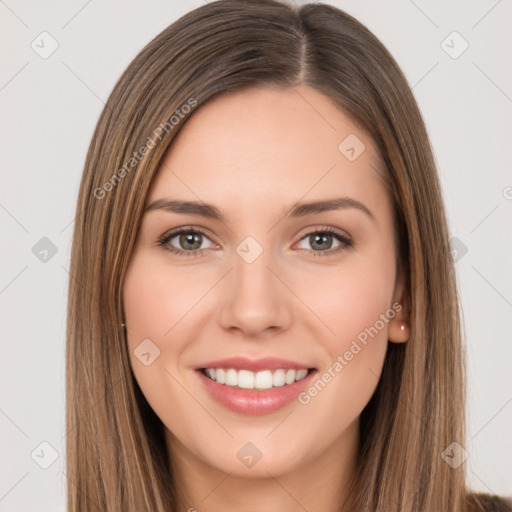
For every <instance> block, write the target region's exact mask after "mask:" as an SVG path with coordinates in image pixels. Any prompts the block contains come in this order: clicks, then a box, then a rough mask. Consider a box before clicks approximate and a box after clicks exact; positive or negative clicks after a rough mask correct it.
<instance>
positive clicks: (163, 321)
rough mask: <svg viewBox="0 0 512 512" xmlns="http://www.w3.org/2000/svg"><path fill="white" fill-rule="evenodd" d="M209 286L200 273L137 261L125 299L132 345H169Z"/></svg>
mask: <svg viewBox="0 0 512 512" xmlns="http://www.w3.org/2000/svg"><path fill="white" fill-rule="evenodd" d="M208 282H209V281H208V279H207V278H206V277H205V276H203V275H201V273H200V272H198V271H197V270H187V269H185V267H183V269H170V268H169V267H168V266H166V265H165V264H162V262H161V261H155V259H153V258H142V257H135V258H134V259H133V261H132V263H131V265H130V267H129V269H128V272H127V275H126V278H125V284H124V296H123V301H124V310H125V315H126V319H127V323H128V326H129V333H130V336H129V339H130V341H132V342H136V341H137V340H142V339H145V338H150V339H154V340H155V342H156V343H158V344H163V343H165V344H168V343H167V340H169V339H170V338H172V337H173V334H175V332H177V331H179V329H180V327H181V325H180V324H185V323H186V322H187V321H188V319H189V315H191V314H193V309H194V305H195V304H196V303H197V302H198V300H200V298H201V297H202V296H203V295H204V294H205V293H206V292H207V291H208V288H209V285H208ZM173 346H175V345H174V341H173ZM175 347H176V349H178V348H179V347H177V346H175Z"/></svg>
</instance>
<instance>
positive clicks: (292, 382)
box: [67, 0, 510, 512]
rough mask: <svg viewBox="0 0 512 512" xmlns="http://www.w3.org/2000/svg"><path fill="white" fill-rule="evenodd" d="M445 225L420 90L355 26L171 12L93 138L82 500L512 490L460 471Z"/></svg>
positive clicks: (162, 501) (84, 292)
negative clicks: (471, 485)
mask: <svg viewBox="0 0 512 512" xmlns="http://www.w3.org/2000/svg"><path fill="white" fill-rule="evenodd" d="M448 240H449V235H448V229H447V222H446V216H445V210H444V206H443V202H442V196H441V192H440V186H439V182H438V177H437V173H436V169H435V164H434V160H433V157H432V152H431V149H430V145H429V141H428V136H427V132H426V129H425V126H424V123H423V121H422V118H421V115H420V113H419V110H418V107H417V105H416V102H415V100H414V98H413V96H412V93H411V90H410V88H409V86H408V84H407V82H406V80H405V78H404V76H403V74H402V73H401V71H400V69H399V68H398V66H397V64H396V63H395V61H394V60H393V58H392V57H391V55H390V54H389V53H388V52H387V50H386V49H385V48H384V47H383V45H382V44H381V43H380V42H379V41H378V40H377V39H376V38H375V36H374V35H373V34H371V33H370V32H369V31H368V30H367V29H366V28H365V27H364V26H363V25H361V24H360V23H359V22H357V21H356V20H355V19H353V18H352V17H350V16H348V15H347V14H345V13H343V12H342V11H340V10H338V9H335V8H333V7H329V6H326V5H322V4H310V5H304V6H302V7H300V8H299V7H291V6H287V5H285V4H282V3H279V2H276V1H271V0H267V1H263V2H262V1H258V2H256V1H249V2H247V1H245V2H241V1H229V0H222V1H218V2H214V3H211V4H208V5H205V6H203V7H200V8H198V9H196V10H194V11H192V12H190V13H188V14H186V15H185V16H183V17H182V18H180V19H179V20H178V21H176V22H175V23H173V24H172V25H171V26H169V27H168V28H166V29H165V30H164V31H163V32H162V33H161V34H159V35H158V36H157V37H156V38H155V39H154V40H153V41H151V42H150V43H149V44H148V45H147V46H146V47H145V48H144V49H143V50H142V51H141V52H140V53H139V55H138V56H137V57H136V58H135V59H134V60H133V62H132V63H131V64H130V65H129V67H128V69H127V70H126V71H125V73H124V74H123V75H122V77H121V78H120V80H119V82H118V83H117V85H116V86H115V88H114V90H113V92H112V94H111V96H110V98H109V100H108V102H107V104H106V106H105V109H104V111H103V113H102V115H101V118H100V120H99V122H98V125H97V128H96V131H95V133H94V136H93V140H92V142H91V145H90V149H89V153H88V155H87V160H86V164H85V169H84V174H83V179H82V183H81V187H80V192H79V198H78V205H77V217H76V222H75V232H74V240H73V250H72V260H71V270H70V273H71V275H72V276H73V279H71V280H70V290H69V315H68V345H67V386H68V387H67V427H68V430H69V434H68V436H67V464H68V471H67V476H68V479H69V499H68V506H69V510H74V511H82V510H84V511H85V510H94V509H99V510H109V511H114V510H123V511H131V510H133V511H140V510H151V511H164V510H172V511H175V510H190V511H192V510H198V511H201V510H208V511H215V510H231V509H236V510H251V511H255V510H274V509H276V510H277V509H279V510H281V511H283V510H285V511H286V510H290V511H291V510H299V509H301V510H310V511H313V510H315V511H334V510H336V511H344V512H345V511H353V510H358V511H375V510H386V511H392V510H400V511H411V512H412V511H420V510H422V511H434V510H435V511H437V510H443V511H453V512H455V511H457V512H459V511H467V510H510V508H508V505H506V504H505V503H504V501H502V500H500V499H499V498H497V497H491V496H483V495H479V496H477V495H474V494H472V493H471V492H470V491H469V490H468V489H467V488H466V483H465V470H464V464H463V462H464V459H465V454H466V452H465V450H464V443H465V425H464V396H465V391H464V385H465V382H464V357H463V352H462V348H461V336H460V320H459V310H458V302H457V291H456V282H455V272H454V266H453V261H452V259H451V251H450V246H449V242H448ZM189 244H191V245H189ZM324 249H327V250H324Z"/></svg>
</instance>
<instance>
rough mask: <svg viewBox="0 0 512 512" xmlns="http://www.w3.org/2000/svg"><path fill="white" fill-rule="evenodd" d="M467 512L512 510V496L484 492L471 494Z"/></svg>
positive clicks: (509, 511)
mask: <svg viewBox="0 0 512 512" xmlns="http://www.w3.org/2000/svg"><path fill="white" fill-rule="evenodd" d="M467 512H512V498H506V497H500V496H494V495H492V494H483V493H473V494H469V495H468V497H467Z"/></svg>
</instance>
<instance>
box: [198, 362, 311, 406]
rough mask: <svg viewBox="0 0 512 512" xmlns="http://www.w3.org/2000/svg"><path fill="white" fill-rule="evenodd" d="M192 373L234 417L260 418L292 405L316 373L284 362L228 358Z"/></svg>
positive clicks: (297, 364)
mask: <svg viewBox="0 0 512 512" xmlns="http://www.w3.org/2000/svg"><path fill="white" fill-rule="evenodd" d="M248 367H249V368H250V369H248ZM195 373H196V375H198V376H199V379H200V381H201V383H202V385H203V386H204V388H205V390H206V391H207V392H208V394H209V396H210V397H211V398H213V399H214V400H215V401H216V402H217V403H218V404H219V405H221V406H223V407H225V408H226V409H229V410H230V411H232V412H236V413H241V414H245V415H263V414H269V413H272V412H274V411H278V410H280V409H282V408H284V407H285V406H287V405H290V404H291V403H292V402H294V401H295V400H296V399H297V397H298V395H299V394H300V393H301V392H303V391H304V390H305V389H306V388H307V387H308V386H310V385H311V384H312V382H313V379H314V376H315V375H316V374H317V373H318V370H317V369H316V368H312V367H310V368H308V367H306V366H305V365H301V364H299V363H295V362H293V361H286V360H284V359H276V358H265V359H260V360H257V361H256V360H250V359H247V358H231V359H223V360H220V361H212V362H209V363H206V364H204V365H200V366H199V367H197V368H195Z"/></svg>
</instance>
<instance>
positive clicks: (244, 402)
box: [196, 370, 317, 415]
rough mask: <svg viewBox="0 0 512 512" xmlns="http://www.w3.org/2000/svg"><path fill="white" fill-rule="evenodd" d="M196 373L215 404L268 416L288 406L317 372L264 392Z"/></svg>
mask: <svg viewBox="0 0 512 512" xmlns="http://www.w3.org/2000/svg"><path fill="white" fill-rule="evenodd" d="M196 372H197V373H198V374H199V377H200V379H201V381H202V382H203V384H204V385H205V387H206V389H207V390H208V391H209V392H210V394H211V395H212V396H213V398H215V400H217V402H219V403H220V404H222V405H224V406H225V407H227V408H228V409H230V410H232V411H234V412H241V413H243V414H252V415H255V414H268V413H271V412H274V411H277V410H279V409H281V408H282V407H284V406H285V405H288V404H289V403H290V402H292V401H293V400H294V399H295V398H297V396H298V395H299V393H301V392H302V391H304V389H305V388H307V387H308V386H309V384H310V382H311V380H312V378H313V376H314V375H315V373H316V372H317V371H316V370H313V371H311V372H310V373H308V374H307V375H306V377H304V378H303V379H302V380H298V381H295V382H294V383H293V384H287V385H284V386H278V387H275V388H271V389H265V390H257V389H241V388H239V387H235V386H226V385H224V384H219V383H218V382H216V381H214V380H212V379H209V378H208V377H207V376H206V375H204V374H203V372H201V371H200V370H196Z"/></svg>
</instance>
